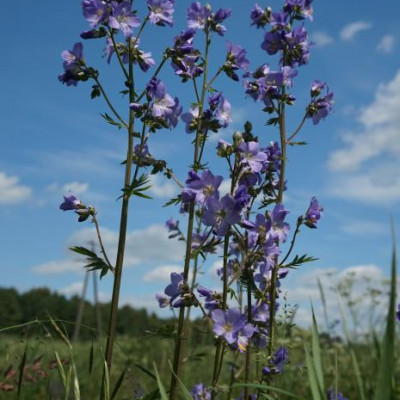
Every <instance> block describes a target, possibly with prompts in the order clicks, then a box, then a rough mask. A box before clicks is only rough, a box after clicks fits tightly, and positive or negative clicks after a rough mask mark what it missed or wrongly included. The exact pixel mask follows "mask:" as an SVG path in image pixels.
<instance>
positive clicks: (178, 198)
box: [163, 194, 182, 207]
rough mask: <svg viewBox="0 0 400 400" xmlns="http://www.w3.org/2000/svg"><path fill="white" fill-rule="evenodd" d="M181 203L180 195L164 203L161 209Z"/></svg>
mask: <svg viewBox="0 0 400 400" xmlns="http://www.w3.org/2000/svg"><path fill="white" fill-rule="evenodd" d="M181 201H182V195H181V194H180V195H179V196H177V197H175V198H173V199H171V200H169V201H168V202H166V203H165V204H164V205H163V207H168V206H171V205H172V204H179V203H180V202H181Z"/></svg>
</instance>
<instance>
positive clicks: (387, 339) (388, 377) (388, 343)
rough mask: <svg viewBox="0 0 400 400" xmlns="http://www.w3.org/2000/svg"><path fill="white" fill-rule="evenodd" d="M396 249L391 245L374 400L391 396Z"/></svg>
mask: <svg viewBox="0 0 400 400" xmlns="http://www.w3.org/2000/svg"><path fill="white" fill-rule="evenodd" d="M396 270H397V262H396V249H395V246H393V253H392V277H391V283H390V298H389V310H388V316H387V323H386V331H385V335H384V338H383V344H382V351H381V354H382V356H381V359H380V363H379V372H378V380H377V385H376V389H375V393H374V399H375V400H381V399H391V398H392V396H393V387H392V379H393V367H394V341H395V329H396V327H395V323H396V315H395V314H396Z"/></svg>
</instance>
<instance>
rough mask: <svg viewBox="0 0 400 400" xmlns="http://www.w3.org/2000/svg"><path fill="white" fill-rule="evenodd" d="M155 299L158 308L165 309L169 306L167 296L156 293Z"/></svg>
mask: <svg viewBox="0 0 400 400" xmlns="http://www.w3.org/2000/svg"><path fill="white" fill-rule="evenodd" d="M156 299H157V301H158V305H159V306H160V308H165V307H168V306H169V299H168V297H167V296H165V295H163V294H161V293H157V294H156Z"/></svg>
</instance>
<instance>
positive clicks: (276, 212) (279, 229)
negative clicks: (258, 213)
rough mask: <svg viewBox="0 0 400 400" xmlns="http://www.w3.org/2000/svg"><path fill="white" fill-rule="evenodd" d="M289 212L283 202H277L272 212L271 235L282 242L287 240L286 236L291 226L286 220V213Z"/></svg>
mask: <svg viewBox="0 0 400 400" xmlns="http://www.w3.org/2000/svg"><path fill="white" fill-rule="evenodd" d="M288 213H289V211H288V210H286V209H285V207H284V206H283V204H282V203H279V204H277V205H276V206H275V207H274V209H273V210H272V213H271V215H270V217H271V224H272V227H271V236H272V237H273V238H274V239H277V240H279V241H280V242H283V243H284V242H286V237H287V235H288V233H289V230H290V226H289V224H288V223H287V222H284V220H285V217H286V215H287V214H288Z"/></svg>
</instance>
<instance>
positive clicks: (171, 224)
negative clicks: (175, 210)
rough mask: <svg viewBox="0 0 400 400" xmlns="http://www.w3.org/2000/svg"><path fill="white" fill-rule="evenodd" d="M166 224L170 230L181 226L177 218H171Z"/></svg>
mask: <svg viewBox="0 0 400 400" xmlns="http://www.w3.org/2000/svg"><path fill="white" fill-rule="evenodd" d="M165 226H166V227H167V229H168V232H172V231H176V230H177V229H178V227H179V221H177V220H176V219H173V218H170V219H169V220H167V222H166V223H165Z"/></svg>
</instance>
